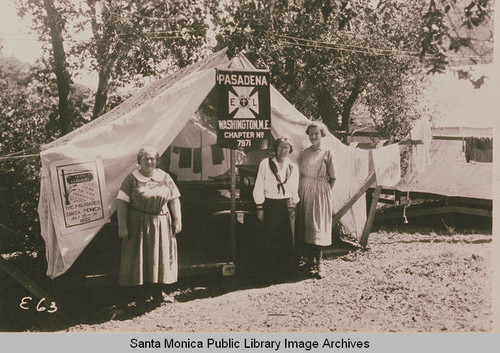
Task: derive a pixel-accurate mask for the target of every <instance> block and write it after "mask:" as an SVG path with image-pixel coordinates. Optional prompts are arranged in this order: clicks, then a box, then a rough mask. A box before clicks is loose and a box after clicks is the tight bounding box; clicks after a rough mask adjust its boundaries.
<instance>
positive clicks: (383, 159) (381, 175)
mask: <svg viewBox="0 0 500 353" xmlns="http://www.w3.org/2000/svg"><path fill="white" fill-rule="evenodd" d="M371 152H372V159H373V167H374V169H375V175H376V176H377V184H378V185H382V186H394V185H396V184H397V183H398V182H399V181H400V180H401V163H400V157H399V145H398V144H397V143H395V144H392V145H389V146H386V147H382V148H376V149H373V150H372V151H371Z"/></svg>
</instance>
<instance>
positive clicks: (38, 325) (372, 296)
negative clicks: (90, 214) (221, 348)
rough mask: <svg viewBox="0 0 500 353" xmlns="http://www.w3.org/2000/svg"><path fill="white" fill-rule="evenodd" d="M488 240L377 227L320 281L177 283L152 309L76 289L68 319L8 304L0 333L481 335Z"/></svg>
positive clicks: (110, 293)
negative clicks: (361, 248) (358, 248)
mask: <svg viewBox="0 0 500 353" xmlns="http://www.w3.org/2000/svg"><path fill="white" fill-rule="evenodd" d="M491 240H492V235H491V234H467V235H464V234H454V235H437V234H435V233H432V232H430V233H429V234H419V233H413V234H399V233H395V232H390V231H378V232H375V233H372V234H371V235H370V241H369V245H370V250H369V251H354V252H350V253H348V254H346V255H342V256H329V257H327V258H326V259H325V260H324V267H325V272H326V277H325V278H323V279H321V280H316V279H307V278H306V277H305V276H304V275H302V274H300V273H294V274H286V275H285V276H281V275H269V276H267V277H265V278H263V277H260V276H255V275H254V274H251V273H247V274H240V275H237V276H235V277H222V276H201V277H192V278H185V279H182V280H181V281H179V282H178V283H177V284H176V285H175V286H174V287H172V292H171V295H172V296H173V298H174V301H173V302H172V303H161V304H158V303H141V302H132V301H130V299H127V297H126V296H125V295H124V293H123V292H121V291H120V290H119V289H118V288H99V289H93V290H79V291H77V292H74V293H69V294H66V298H65V301H67V300H68V299H71V302H73V303H75V304H76V305H75V306H74V307H72V308H69V309H70V310H69V311H70V314H71V318H70V319H65V320H64V319H62V318H61V317H60V316H58V315H54V314H47V313H46V312H41V313H36V312H22V310H21V309H19V308H13V307H12V305H10V307H9V308H7V309H8V311H7V315H8V316H6V315H1V316H2V317H3V318H4V319H0V330H2V331H63V332H64V331H70V332H110V331H119V332H330V331H333V332H477V331H481V332H484V331H486V332H487V331H491V330H492V294H491V291H492V265H491V256H492V253H491V249H492V244H491ZM2 302H3V303H4V304H5V303H6V302H7V303H8V302H9V301H3V300H2ZM3 309H5V305H4V306H3ZM67 309H68V307H67ZM4 314H5V312H4ZM13 317H15V318H16V320H12V318H13ZM14 321H15V322H16V323H14Z"/></svg>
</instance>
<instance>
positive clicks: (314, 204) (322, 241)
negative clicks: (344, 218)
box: [253, 124, 335, 279]
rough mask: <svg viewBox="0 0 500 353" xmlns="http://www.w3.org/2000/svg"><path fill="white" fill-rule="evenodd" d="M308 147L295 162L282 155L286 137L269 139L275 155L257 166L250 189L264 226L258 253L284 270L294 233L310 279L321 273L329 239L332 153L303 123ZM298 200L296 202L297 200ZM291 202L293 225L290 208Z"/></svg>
mask: <svg viewBox="0 0 500 353" xmlns="http://www.w3.org/2000/svg"><path fill="white" fill-rule="evenodd" d="M306 134H307V135H308V136H309V141H310V142H311V146H310V147H308V148H306V149H305V150H304V151H303V152H302V153H301V155H300V158H299V166H298V168H297V165H295V164H294V163H292V162H291V161H290V160H289V158H288V154H289V153H291V152H292V151H293V147H292V144H291V140H290V138H288V137H285V136H283V137H280V138H278V139H277V140H276V143H275V157H274V158H269V159H267V158H266V159H264V160H263V161H262V162H261V163H260V165H259V171H258V173H257V179H256V182H255V187H254V193H253V196H254V200H255V203H256V204H257V218H258V219H259V220H260V221H262V222H263V225H264V239H267V241H268V242H269V246H267V244H265V246H264V248H267V254H266V251H264V252H263V253H262V254H261V256H264V257H267V258H270V259H272V262H273V265H274V267H279V266H281V267H283V268H285V269H286V268H290V265H291V264H292V263H293V258H294V256H293V251H294V247H295V246H294V245H295V242H294V235H293V233H294V232H293V231H292V227H293V226H296V233H297V238H298V239H299V240H300V241H301V242H303V245H304V246H303V248H304V250H305V257H306V260H307V262H306V269H307V272H308V275H309V276H310V277H312V278H317V279H320V278H322V277H323V271H322V266H321V258H322V247H323V246H328V245H331V242H332V216H333V210H332V188H333V185H334V183H335V170H334V166H333V156H332V151H331V150H330V149H329V148H327V147H325V146H324V145H322V140H323V138H324V137H325V136H326V134H325V130H324V129H323V128H322V127H320V126H319V125H317V124H311V125H309V126H308V127H307V130H306ZM299 200H300V202H299ZM296 204H298V206H297V212H296V217H297V219H296V224H295V225H294V224H292V222H291V218H290V210H291V209H293V208H294V207H295V205H296Z"/></svg>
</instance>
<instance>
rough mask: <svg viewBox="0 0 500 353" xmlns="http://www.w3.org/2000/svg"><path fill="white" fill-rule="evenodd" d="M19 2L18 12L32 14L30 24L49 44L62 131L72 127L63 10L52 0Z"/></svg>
mask: <svg viewBox="0 0 500 353" xmlns="http://www.w3.org/2000/svg"><path fill="white" fill-rule="evenodd" d="M63 4H64V8H71V3H70V2H69V1H63ZM20 5H21V6H20V8H19V14H20V15H21V16H24V15H25V14H27V13H30V14H32V15H33V16H34V18H36V21H35V23H34V28H35V29H37V30H38V32H39V34H40V39H42V40H46V41H49V42H50V43H51V45H52V55H51V58H52V60H51V67H52V71H53V72H54V74H55V76H56V82H57V93H58V98H59V100H58V111H59V126H60V131H61V133H62V134H66V133H68V132H70V131H71V130H72V126H71V120H72V119H71V118H72V111H71V103H70V97H69V95H70V84H71V77H70V73H69V70H68V64H67V61H66V52H65V50H64V39H63V34H64V31H65V26H66V20H67V18H66V17H65V14H66V13H67V12H65V11H62V10H61V9H60V8H58V7H56V4H55V3H54V0H43V2H39V1H33V0H24V1H23V2H21V3H20Z"/></svg>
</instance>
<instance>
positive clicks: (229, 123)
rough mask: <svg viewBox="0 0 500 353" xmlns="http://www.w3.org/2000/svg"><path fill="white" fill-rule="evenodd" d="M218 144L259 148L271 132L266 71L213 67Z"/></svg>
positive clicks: (228, 146)
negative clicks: (216, 68)
mask: <svg viewBox="0 0 500 353" xmlns="http://www.w3.org/2000/svg"><path fill="white" fill-rule="evenodd" d="M215 85H216V93H217V97H218V98H217V99H218V103H217V144H218V145H219V146H221V147H225V148H232V149H237V148H239V149H241V148H247V147H250V148H251V149H254V148H259V147H260V145H261V144H262V143H263V142H264V141H265V140H267V139H268V137H269V136H270V134H271V103H270V100H271V99H270V94H269V72H267V71H259V70H255V71H233V70H216V74H215Z"/></svg>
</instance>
